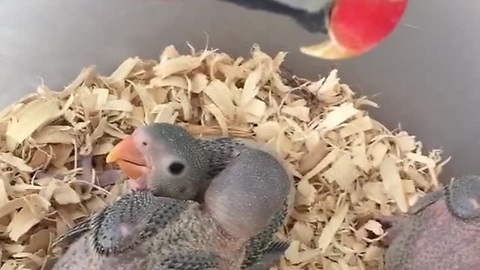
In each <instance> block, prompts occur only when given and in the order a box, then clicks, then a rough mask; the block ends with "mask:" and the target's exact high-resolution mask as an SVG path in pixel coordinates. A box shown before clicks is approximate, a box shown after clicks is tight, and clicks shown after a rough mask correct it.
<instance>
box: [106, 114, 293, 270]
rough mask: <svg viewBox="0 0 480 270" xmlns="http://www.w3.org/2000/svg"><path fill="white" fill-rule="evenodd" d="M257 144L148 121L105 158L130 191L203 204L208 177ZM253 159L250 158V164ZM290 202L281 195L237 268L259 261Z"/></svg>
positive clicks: (280, 223) (290, 197)
mask: <svg viewBox="0 0 480 270" xmlns="http://www.w3.org/2000/svg"><path fill="white" fill-rule="evenodd" d="M259 147H260V145H258V146H257V145H254V144H253V142H249V141H246V140H243V141H242V140H236V139H232V138H225V137H220V138H210V139H197V138H195V137H193V136H192V135H190V134H189V133H188V132H187V131H186V130H185V129H184V128H182V127H180V126H178V125H174V124H167V123H154V124H150V125H146V126H143V127H140V128H138V129H136V130H135V131H134V132H133V133H132V135H130V136H128V137H126V138H124V139H123V140H122V141H121V142H120V143H118V144H117V145H116V146H115V148H114V149H113V150H112V151H111V152H110V154H109V155H108V156H107V162H115V163H117V164H118V165H119V167H120V169H121V170H122V171H124V173H125V174H127V176H129V177H130V180H129V184H130V187H131V188H132V189H134V190H149V191H150V192H153V194H154V195H157V196H164V197H169V198H174V199H183V200H195V201H197V202H199V203H203V202H204V201H205V200H208V193H206V190H207V188H208V187H209V186H210V184H211V182H212V179H214V177H216V176H217V175H218V174H219V173H221V172H223V170H225V168H226V167H228V166H229V164H230V163H232V162H236V159H237V156H238V155H241V153H243V151H247V152H248V151H251V149H252V148H259ZM255 162H256V161H255V160H252V164H251V165H252V168H255V166H256V164H254V163H255ZM279 162H280V161H279ZM264 169H266V168H264ZM232 179H235V178H232ZM238 180H240V179H238ZM285 181H287V183H289V184H290V185H291V189H290V192H291V193H290V195H292V194H293V192H292V191H293V181H292V179H290V178H289V179H287V180H285ZM267 192H268V191H267ZM292 200H293V196H289V197H288V198H286V199H285V201H284V207H283V208H282V209H280V210H279V211H278V212H277V213H276V214H275V215H274V216H273V218H272V219H271V220H270V221H269V225H268V226H266V227H265V229H264V230H263V231H262V232H261V233H259V234H258V235H256V236H254V237H252V238H251V239H250V241H249V243H248V245H247V251H246V256H245V260H244V263H243V268H246V267H250V266H253V265H255V264H257V263H262V262H261V260H262V258H263V254H264V252H263V251H264V250H266V249H267V248H268V247H269V245H270V242H271V241H272V239H273V237H274V235H275V234H276V233H277V232H278V230H279V228H280V227H281V226H282V225H283V223H284V221H285V219H286V217H287V215H288V214H289V212H290V208H291V205H292ZM243 214H247V213H243ZM252 222H253V221H252ZM265 259H266V258H265Z"/></svg>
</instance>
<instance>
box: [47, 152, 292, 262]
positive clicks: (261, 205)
mask: <svg viewBox="0 0 480 270" xmlns="http://www.w3.org/2000/svg"><path fill="white" fill-rule="evenodd" d="M289 192H290V184H289V181H288V174H287V172H286V171H285V170H284V168H283V166H282V165H281V164H280V163H279V162H278V161H277V159H275V158H274V157H273V156H272V155H270V154H268V153H266V152H264V151H261V150H257V149H245V150H243V151H241V152H239V153H238V154H237V156H236V157H235V159H234V160H233V161H232V162H230V163H229V164H228V165H227V166H226V167H225V168H224V169H223V170H222V171H221V172H219V173H218V174H217V175H216V177H214V178H213V179H212V181H211V183H210V185H209V186H208V188H207V190H206V194H205V201H204V203H203V204H199V203H198V202H195V201H191V200H178V199H173V198H168V197H161V196H156V195H155V194H156V190H155V189H152V190H151V192H150V191H146V190H140V191H136V192H133V193H131V194H128V195H126V196H124V197H122V198H120V199H119V200H118V201H116V202H114V203H113V204H112V205H109V206H107V207H106V208H104V209H103V210H102V211H100V212H98V213H96V214H94V215H93V216H92V217H91V218H90V219H88V220H86V221H84V222H82V223H80V224H78V225H77V226H75V227H74V228H73V229H72V230H70V231H69V232H68V233H67V234H66V235H65V236H64V237H62V238H64V239H66V238H71V239H75V238H76V240H75V241H74V242H73V243H72V244H71V245H70V247H69V248H68V249H67V251H66V253H65V254H64V255H63V256H62V257H61V258H60V259H59V260H58V262H57V263H56V264H55V266H54V267H53V270H80V269H89V270H100V269H102V270H114V269H115V270H116V269H118V270H122V269H125V270H127V269H128V270H137V269H138V270H140V269H153V270H160V269H172V270H173V269H178V270H180V269H182V270H183V269H192V270H195V269H198V270H200V269H219V270H222V269H232V270H233V269H241V268H240V267H241V265H242V262H243V259H244V254H245V246H246V244H247V243H248V240H249V239H250V238H251V237H253V236H255V235H258V234H259V233H261V232H262V231H263V230H265V227H266V226H267V225H268V224H269V222H270V221H271V219H272V218H273V217H274V215H275V214H276V213H278V212H279V211H281V210H282V208H283V207H284V202H285V198H286V197H287V196H288V194H289ZM75 235H77V236H75ZM62 238H61V239H60V240H62ZM287 247H288V243H287V242H281V241H277V242H271V243H270V246H269V247H268V248H267V249H266V250H265V253H266V254H269V253H271V252H273V253H283V252H284V251H285V249H286V248H287ZM277 257H278V256H277ZM252 269H254V268H252Z"/></svg>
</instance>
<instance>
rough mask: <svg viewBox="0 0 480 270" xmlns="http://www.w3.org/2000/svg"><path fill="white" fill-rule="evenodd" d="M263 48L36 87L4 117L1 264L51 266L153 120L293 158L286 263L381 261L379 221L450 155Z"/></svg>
mask: <svg viewBox="0 0 480 270" xmlns="http://www.w3.org/2000/svg"><path fill="white" fill-rule="evenodd" d="M286 55H287V54H286V53H285V52H279V53H278V54H277V55H275V56H274V57H271V56H269V55H267V54H265V53H264V52H262V51H261V49H260V47H259V46H257V45H254V46H253V48H252V50H251V54H250V56H249V57H248V58H246V59H244V58H232V57H231V56H229V55H228V54H226V53H223V52H219V51H217V50H202V51H199V52H197V51H195V50H194V49H193V48H191V52H190V53H189V54H185V55H182V54H181V53H179V52H178V51H177V50H176V49H175V47H174V46H169V47H166V48H165V49H164V51H163V53H162V54H161V56H160V59H159V60H158V61H154V60H143V59H140V58H138V57H132V58H129V59H127V60H125V61H124V62H123V63H122V64H121V65H120V66H119V67H118V69H117V70H116V71H114V72H113V73H112V74H111V75H110V76H101V75H99V74H97V73H96V72H95V68H94V67H93V66H91V67H88V68H85V69H83V70H82V72H81V73H80V74H79V75H78V77H77V78H76V79H75V80H74V81H73V82H72V83H71V84H70V85H68V86H66V87H65V88H64V89H63V90H62V91H59V92H57V91H51V90H50V89H49V88H48V87H47V86H45V85H41V86H39V87H38V89H37V93H35V94H32V95H29V96H27V97H25V98H23V99H22V100H20V101H19V102H17V103H15V104H12V105H11V106H9V107H8V108H6V109H4V110H3V111H2V112H1V113H0V130H1V133H0V134H1V138H0V169H1V170H0V247H1V251H2V267H1V268H0V270H7V269H8V270H10V269H49V268H50V267H51V265H52V263H53V262H54V261H55V258H56V257H58V256H59V255H60V254H61V252H62V249H61V248H60V247H52V242H53V240H54V239H55V238H56V237H57V236H58V235H59V234H62V233H64V232H66V231H67V230H68V228H70V227H72V226H73V225H74V224H75V223H77V222H79V221H80V220H81V219H82V218H84V217H87V216H89V215H91V214H92V213H94V212H95V211H98V210H99V209H100V208H102V207H104V206H105V205H106V204H109V203H111V202H113V201H114V200H116V199H117V198H118V197H119V196H121V195H123V194H125V193H126V192H127V188H126V184H125V181H124V180H125V177H124V176H123V175H122V174H121V173H120V172H119V171H118V170H116V168H114V167H110V166H109V165H106V164H105V162H104V159H105V155H106V154H107V153H108V152H109V151H110V150H111V149H112V148H113V146H114V145H115V143H117V142H118V141H119V140H120V139H121V138H123V137H124V136H125V134H129V133H131V132H132V131H133V130H134V129H135V128H137V127H139V126H142V125H144V124H148V123H152V122H168V123H178V124H179V125H182V126H184V127H185V128H186V129H187V130H188V131H189V132H191V133H192V134H194V135H195V136H210V135H221V136H232V137H239V138H251V139H254V140H256V141H258V142H260V143H262V144H266V145H268V146H270V147H273V149H275V150H276V152H277V153H278V154H279V155H280V156H281V158H282V159H284V160H285V161H286V164H287V167H288V169H289V171H290V172H291V173H292V174H293V175H294V177H295V182H296V191H295V210H294V212H293V213H292V215H291V217H289V220H288V223H287V224H286V225H285V227H284V228H282V229H281V230H280V231H279V236H280V237H283V238H285V237H289V238H291V239H293V241H292V244H291V246H290V247H289V249H288V250H287V251H286V252H285V256H284V257H283V258H282V260H281V262H280V263H279V265H278V267H277V268H278V269H332V270H336V269H339V270H347V269H351V270H356V269H359V270H360V269H375V270H376V269H382V265H383V252H384V249H383V247H382V244H381V239H382V238H383V236H384V235H385V232H384V229H383V227H382V225H381V224H380V223H379V222H378V221H377V220H378V218H380V217H382V216H390V215H400V214H402V213H405V212H406V211H407V210H408V209H409V207H410V206H411V205H412V204H413V203H414V202H415V201H416V200H417V199H418V198H419V197H420V196H422V195H423V194H424V193H425V192H429V191H431V190H432V189H436V188H438V187H439V182H438V180H437V177H438V175H439V173H440V172H441V169H442V167H443V165H444V164H445V163H446V162H447V161H448V159H447V160H442V158H441V151H439V150H432V151H430V152H429V153H427V154H424V153H423V150H422V144H421V142H419V141H417V140H416V139H415V137H414V136H412V135H409V134H408V133H407V132H406V131H400V130H394V131H390V130H388V129H387V128H386V127H384V126H383V125H382V124H381V123H380V122H378V121H376V120H375V119H373V118H372V117H371V116H369V114H368V107H378V105H377V104H376V103H374V102H373V101H370V100H369V99H367V98H366V97H356V95H355V92H354V91H352V90H351V89H350V88H349V86H348V85H346V84H344V83H341V82H340V79H339V78H338V71H337V70H332V71H331V72H330V73H329V74H328V75H327V76H325V77H322V78H321V79H319V80H318V81H309V80H306V79H302V78H299V77H297V76H292V75H290V74H288V73H287V72H285V71H284V70H283V68H282V63H283V60H284V58H285V57H286Z"/></svg>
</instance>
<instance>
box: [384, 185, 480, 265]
mask: <svg viewBox="0 0 480 270" xmlns="http://www.w3.org/2000/svg"><path fill="white" fill-rule="evenodd" d="M387 232H388V234H387V236H388V239H387V244H388V248H387V250H386V253H385V270H417V269H418V270H460V269H461V270H478V269H480V253H479V252H480V177H479V176H465V177H462V178H459V179H456V180H453V181H452V182H451V183H450V184H449V185H447V186H446V187H445V188H444V189H443V190H438V191H435V192H432V193H430V194H427V195H426V196H424V197H422V198H421V199H420V200H419V201H418V202H417V203H416V204H415V205H414V206H413V207H412V209H411V210H410V213H409V216H408V217H406V218H405V219H403V220H398V221H397V222H394V224H393V226H392V227H391V228H390V229H389V230H387ZM389 234H390V235H389Z"/></svg>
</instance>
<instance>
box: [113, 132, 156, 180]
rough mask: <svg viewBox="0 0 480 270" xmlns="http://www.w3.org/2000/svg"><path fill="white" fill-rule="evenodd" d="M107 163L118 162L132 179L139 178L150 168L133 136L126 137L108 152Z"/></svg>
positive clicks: (121, 168)
mask: <svg viewBox="0 0 480 270" xmlns="http://www.w3.org/2000/svg"><path fill="white" fill-rule="evenodd" d="M106 162H107V163H114V162H115V163H117V164H118V166H119V167H120V170H122V172H123V173H125V174H126V175H127V176H128V177H129V178H130V179H132V180H137V179H139V178H140V177H142V176H143V175H144V174H145V173H147V172H148V171H149V170H150V168H149V167H148V165H147V162H146V161H145V157H144V156H143V154H142V153H141V152H140V150H138V148H137V147H136V146H135V143H134V141H133V137H132V136H127V137H125V138H124V139H123V140H122V141H120V142H119V143H118V144H117V145H115V147H114V148H113V149H112V151H111V152H110V153H109V154H108V156H107V159H106Z"/></svg>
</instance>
